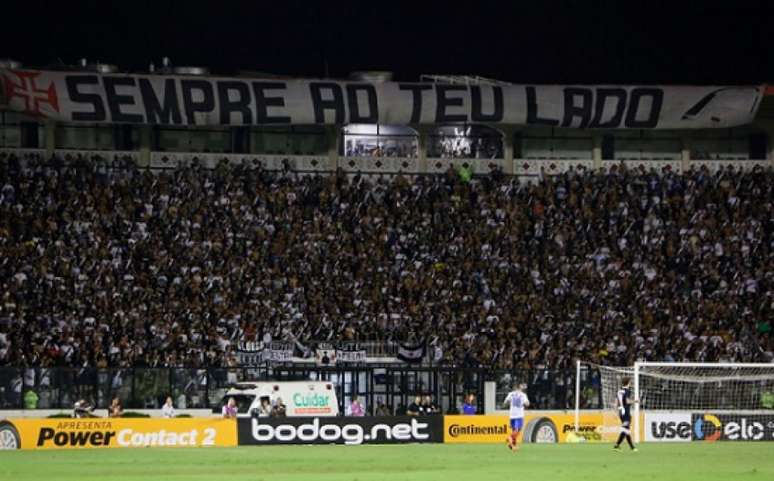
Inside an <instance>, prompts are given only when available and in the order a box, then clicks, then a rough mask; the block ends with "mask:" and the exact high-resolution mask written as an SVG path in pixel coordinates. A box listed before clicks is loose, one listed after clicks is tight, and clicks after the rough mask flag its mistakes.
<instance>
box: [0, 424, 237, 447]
mask: <svg viewBox="0 0 774 481" xmlns="http://www.w3.org/2000/svg"><path fill="white" fill-rule="evenodd" d="M236 441H237V430H236V422H235V421H234V420H233V419H217V418H212V419H208V418H185V419H122V418H114V419H100V418H94V419H89V418H84V419H7V420H3V421H0V448H2V449H19V448H20V449H68V448H70V449H77V448H146V447H157V446H158V447H206V446H236Z"/></svg>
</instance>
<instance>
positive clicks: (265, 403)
mask: <svg viewBox="0 0 774 481" xmlns="http://www.w3.org/2000/svg"><path fill="white" fill-rule="evenodd" d="M271 409H272V407H271V403H270V402H269V398H268V397H262V398H261V406H260V407H259V408H258V413H257V414H258V417H262V418H267V417H269V416H271Z"/></svg>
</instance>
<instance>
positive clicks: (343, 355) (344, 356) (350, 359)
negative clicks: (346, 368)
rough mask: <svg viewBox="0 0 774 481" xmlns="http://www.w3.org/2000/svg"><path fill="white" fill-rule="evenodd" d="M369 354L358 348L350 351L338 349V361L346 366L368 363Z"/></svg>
mask: <svg viewBox="0 0 774 481" xmlns="http://www.w3.org/2000/svg"><path fill="white" fill-rule="evenodd" d="M367 358H368V354H367V353H366V350H365V349H359V348H357V347H354V348H351V349H348V348H344V349H336V359H337V361H338V362H339V363H344V364H359V363H363V362H366V360H367Z"/></svg>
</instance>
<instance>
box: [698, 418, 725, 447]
mask: <svg viewBox="0 0 774 481" xmlns="http://www.w3.org/2000/svg"><path fill="white" fill-rule="evenodd" d="M705 422H707V423H710V424H711V425H712V426H714V429H713V430H712V432H711V433H710V434H707V433H705V426H704V423H705ZM722 433H723V424H722V423H721V422H720V419H718V418H717V416H713V415H712V414H705V415H704V416H703V417H699V418H697V419H696V422H695V423H694V424H693V434H694V436H696V439H698V440H702V439H703V440H704V441H717V440H718V439H720V435H721V434H722Z"/></svg>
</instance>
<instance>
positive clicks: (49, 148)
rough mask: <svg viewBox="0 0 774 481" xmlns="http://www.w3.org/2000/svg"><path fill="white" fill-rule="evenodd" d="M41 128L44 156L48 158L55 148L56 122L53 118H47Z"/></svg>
mask: <svg viewBox="0 0 774 481" xmlns="http://www.w3.org/2000/svg"><path fill="white" fill-rule="evenodd" d="M43 128H44V134H43V148H44V149H46V158H48V157H51V156H52V155H54V151H55V150H56V123H55V122H54V121H53V120H47V121H46V122H45V124H43Z"/></svg>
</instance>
